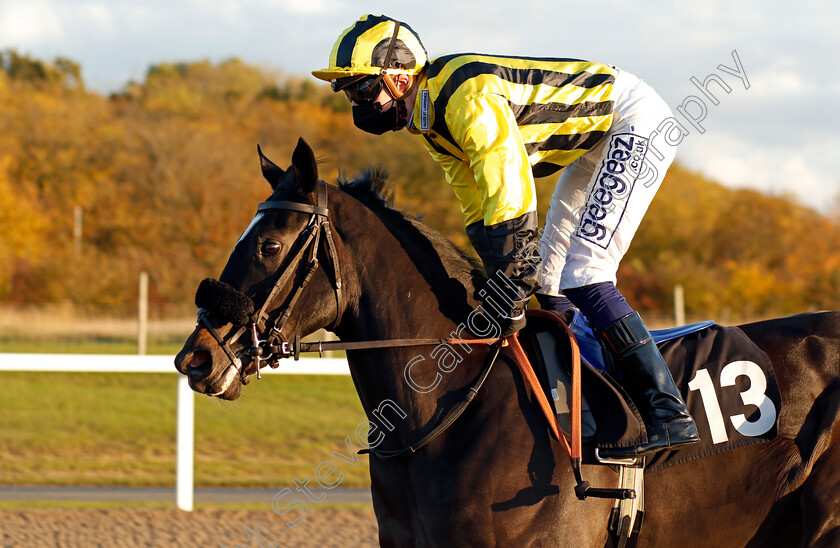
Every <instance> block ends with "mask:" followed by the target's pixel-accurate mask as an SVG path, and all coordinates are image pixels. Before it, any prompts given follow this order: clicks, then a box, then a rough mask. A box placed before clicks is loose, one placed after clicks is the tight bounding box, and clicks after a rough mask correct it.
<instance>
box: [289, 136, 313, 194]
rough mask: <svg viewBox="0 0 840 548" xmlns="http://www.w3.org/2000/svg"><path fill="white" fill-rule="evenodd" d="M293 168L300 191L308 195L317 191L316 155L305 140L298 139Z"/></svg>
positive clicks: (293, 154)
mask: <svg viewBox="0 0 840 548" xmlns="http://www.w3.org/2000/svg"><path fill="white" fill-rule="evenodd" d="M292 166H293V167H294V169H295V175H296V176H297V181H298V186H299V187H300V191H301V192H302V193H304V194H308V193H310V192H312V191H313V190H314V189H315V183H317V182H318V165H317V163H316V162H315V153H314V152H312V148H311V147H310V146H309V145H308V144H307V143H306V141H304V140H303V137H301V138H300V139H298V143H297V146H296V147H295V151H294V152H293V153H292Z"/></svg>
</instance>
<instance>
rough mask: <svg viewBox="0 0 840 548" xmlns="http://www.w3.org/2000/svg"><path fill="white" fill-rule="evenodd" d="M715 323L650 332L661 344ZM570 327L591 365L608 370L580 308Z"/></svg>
mask: <svg viewBox="0 0 840 548" xmlns="http://www.w3.org/2000/svg"><path fill="white" fill-rule="evenodd" d="M714 324H715V322H713V321H705V322H699V323H693V324H690V325H683V326H680V327H670V328H668V329H654V330H651V332H650V334H651V335H652V336H653V340H654V341H656V343H657V344H661V343H663V342H667V341H670V340H673V339H677V338H680V337H685V336H686V335H690V334H692V333H696V332H697V331H701V330H703V329H706V328H707V327H711V326H713V325H714ZM569 328H570V329H571V330H572V333H574V334H575V338H576V339H577V341H578V345H579V346H580V354H581V356H583V358H584V359H585V360H586V361H587V362H589V365H591V366H592V367H594V368H595V369H601V370H604V371H606V369H607V366H606V365H605V364H604V357H603V355H602V354H601V345H600V344H599V343H598V339H596V338H595V334H594V333H593V332H592V328H590V327H589V322H588V321H587V319H586V317H585V316H584V315H583V314H581V313H580V311H579V310H575V312H574V316H572V323H571V324H570V325H569Z"/></svg>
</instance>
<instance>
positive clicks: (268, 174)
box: [257, 145, 285, 188]
mask: <svg viewBox="0 0 840 548" xmlns="http://www.w3.org/2000/svg"><path fill="white" fill-rule="evenodd" d="M257 153H258V154H259V155H260V168H262V174H263V177H265V179H266V181H268V182H269V184H271V188H277V185H278V184H279V183H280V179H282V178H283V174H284V173H285V172H284V171H283V170H282V169H280V167H278V166H277V164H275V163H274V162H272V161H271V160H269V159H268V158H266V157H265V155H264V154H263V152H262V149H261V148H260V145H257Z"/></svg>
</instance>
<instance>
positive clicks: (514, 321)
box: [499, 312, 525, 339]
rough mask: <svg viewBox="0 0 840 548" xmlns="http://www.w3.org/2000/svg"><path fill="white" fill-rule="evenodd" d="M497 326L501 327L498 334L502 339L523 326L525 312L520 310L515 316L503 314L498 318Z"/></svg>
mask: <svg viewBox="0 0 840 548" xmlns="http://www.w3.org/2000/svg"><path fill="white" fill-rule="evenodd" d="M499 327H501V328H502V334H501V335H499V337H500V338H502V339H507V338H508V337H510V336H511V335H513V334H514V333H516V332H517V331H519V330H520V329H522V328H523V327H525V313H524V312H520V314H519V315H518V316H516V317H513V318H511V317H510V316H503V317H502V318H499Z"/></svg>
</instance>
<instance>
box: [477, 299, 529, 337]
mask: <svg viewBox="0 0 840 548" xmlns="http://www.w3.org/2000/svg"><path fill="white" fill-rule="evenodd" d="M482 308H483V309H484V313H485V314H486V315H487V318H488V319H489V321H490V322H491V323H493V324H494V327H493V329H492V334H491V335H488V336H493V337H499V338H500V339H506V338H508V337H510V336H511V335H513V334H514V333H516V332H517V331H519V330H520V329H522V328H523V327H525V312H524V310H522V309H519V308H517V309H515V310H513V311H511V312H507V313H505V314H501V313H499V311H498V310H497V309H496V308H495V307H493V306H489V305H487V304H483V305H482ZM497 328H498V329H497ZM496 333H499V334H498V335H496Z"/></svg>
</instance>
